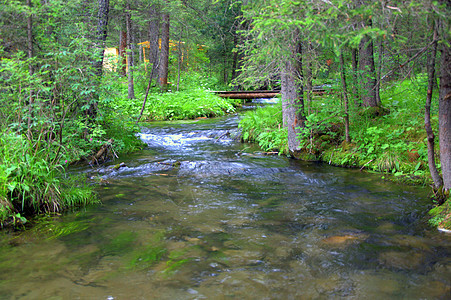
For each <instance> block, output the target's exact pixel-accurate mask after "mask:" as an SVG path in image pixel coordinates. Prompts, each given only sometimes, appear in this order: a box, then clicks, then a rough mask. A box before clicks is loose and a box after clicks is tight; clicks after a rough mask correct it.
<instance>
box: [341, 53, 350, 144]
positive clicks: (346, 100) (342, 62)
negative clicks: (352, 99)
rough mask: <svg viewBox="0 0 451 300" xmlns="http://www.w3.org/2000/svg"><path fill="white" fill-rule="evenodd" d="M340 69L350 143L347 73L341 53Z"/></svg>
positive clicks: (346, 133) (347, 134)
mask: <svg viewBox="0 0 451 300" xmlns="http://www.w3.org/2000/svg"><path fill="white" fill-rule="evenodd" d="M340 69H341V72H340V73H341V85H342V88H343V101H344V104H345V105H344V106H345V116H344V119H345V138H346V143H350V142H351V137H350V136H349V112H348V105H349V104H348V103H349V102H348V88H347V85H346V73H345V63H344V58H343V54H342V53H340Z"/></svg>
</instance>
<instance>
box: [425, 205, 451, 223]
mask: <svg viewBox="0 0 451 300" xmlns="http://www.w3.org/2000/svg"><path fill="white" fill-rule="evenodd" d="M429 216H430V217H431V218H430V219H429V224H431V225H432V226H436V227H439V228H443V229H447V230H451V199H449V198H448V200H447V201H446V202H445V203H443V204H442V205H440V206H436V207H434V208H432V209H431V210H430V211H429Z"/></svg>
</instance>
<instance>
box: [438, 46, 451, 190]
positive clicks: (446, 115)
mask: <svg viewBox="0 0 451 300" xmlns="http://www.w3.org/2000/svg"><path fill="white" fill-rule="evenodd" d="M440 66H441V74H440V91H439V137H440V138H439V142H440V163H441V166H442V176H443V188H444V190H445V192H446V194H448V193H449V191H450V189H451V48H450V47H449V46H448V45H447V44H446V43H443V44H442V58H441V62H440Z"/></svg>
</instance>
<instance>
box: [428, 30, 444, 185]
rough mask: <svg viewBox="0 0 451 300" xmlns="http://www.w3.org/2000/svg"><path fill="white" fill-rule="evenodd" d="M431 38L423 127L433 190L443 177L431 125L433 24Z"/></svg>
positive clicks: (433, 50)
mask: <svg viewBox="0 0 451 300" xmlns="http://www.w3.org/2000/svg"><path fill="white" fill-rule="evenodd" d="M433 40H434V41H435V42H434V44H433V45H432V51H431V56H430V58H429V61H428V90H427V97H426V105H425V112H424V128H425V130H426V135H427V146H428V165H429V172H430V173H431V177H432V181H433V182H434V188H435V190H439V189H440V188H441V187H442V186H443V179H442V177H441V176H440V173H439V172H438V170H437V166H436V164H435V136H434V132H433V131H432V126H431V102H432V92H433V90H434V86H435V84H434V80H435V60H436V56H437V28H435V26H434V37H433Z"/></svg>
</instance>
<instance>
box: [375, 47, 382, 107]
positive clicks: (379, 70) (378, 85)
mask: <svg viewBox="0 0 451 300" xmlns="http://www.w3.org/2000/svg"><path fill="white" fill-rule="evenodd" d="M383 56H384V44H383V42H382V40H381V41H380V42H379V63H378V64H377V79H376V103H377V106H380V105H381V93H380V89H381V76H382V75H381V73H382V62H383V60H382V57H383Z"/></svg>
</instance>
